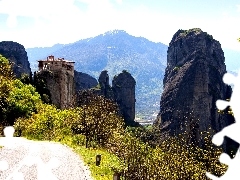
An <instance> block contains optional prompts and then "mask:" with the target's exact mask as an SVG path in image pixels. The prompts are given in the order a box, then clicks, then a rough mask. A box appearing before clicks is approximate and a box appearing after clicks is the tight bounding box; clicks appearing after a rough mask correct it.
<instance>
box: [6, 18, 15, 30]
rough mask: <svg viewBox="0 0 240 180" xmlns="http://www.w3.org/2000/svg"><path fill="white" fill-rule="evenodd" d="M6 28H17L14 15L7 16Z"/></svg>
mask: <svg viewBox="0 0 240 180" xmlns="http://www.w3.org/2000/svg"><path fill="white" fill-rule="evenodd" d="M7 26H8V27H9V28H15V27H16V26H17V18H16V16H14V15H9V16H8V18H7Z"/></svg>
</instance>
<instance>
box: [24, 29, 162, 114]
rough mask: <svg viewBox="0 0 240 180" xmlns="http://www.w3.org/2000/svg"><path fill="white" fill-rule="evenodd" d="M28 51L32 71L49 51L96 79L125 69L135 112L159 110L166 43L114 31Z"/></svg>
mask: <svg viewBox="0 0 240 180" xmlns="http://www.w3.org/2000/svg"><path fill="white" fill-rule="evenodd" d="M27 52H28V57H29V61H30V64H31V67H32V70H33V71H35V70H37V62H36V60H39V59H45V58H46V57H47V56H48V55H51V54H52V55H54V56H56V57H64V58H65V59H69V60H73V61H75V62H76V63H75V69H76V70H77V71H79V72H84V73H87V74H89V75H92V76H94V77H95V78H97V79H98V76H99V75H100V72H101V71H102V70H107V71H108V74H109V76H110V79H112V78H113V76H114V75H116V74H119V73H120V72H122V70H127V71H128V72H130V73H131V74H132V75H133V77H134V78H135V80H136V82H137V86H136V100H137V101H136V112H137V114H138V112H141V114H143V115H146V116H148V115H150V114H153V112H157V111H158V110H159V101H160V94H161V91H162V79H163V75H164V71H165V67H166V59H167V46H166V45H164V44H162V43H154V42H151V41H149V40H147V39H145V38H143V37H134V36H131V35H129V34H127V33H126V32H125V31H120V30H114V31H109V32H106V33H105V34H101V35H99V36H96V37H93V38H88V39H83V40H80V41H77V42H75V43H72V44H67V45H61V44H58V45H54V46H53V47H50V48H29V49H27Z"/></svg>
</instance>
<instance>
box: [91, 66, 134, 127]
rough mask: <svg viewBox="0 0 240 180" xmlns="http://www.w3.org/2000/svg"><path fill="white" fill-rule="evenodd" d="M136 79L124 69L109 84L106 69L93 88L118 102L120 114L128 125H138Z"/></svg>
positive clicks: (95, 91) (98, 93)
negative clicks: (136, 118) (136, 117)
mask: <svg viewBox="0 0 240 180" xmlns="http://www.w3.org/2000/svg"><path fill="white" fill-rule="evenodd" d="M135 85H136V82H135V79H134V78H133V77H132V75H131V74H130V73H128V72H127V71H123V72H122V73H120V74H119V75H117V76H114V78H113V80H112V87H111V86H110V85H109V76H108V72H107V71H106V70H104V71H102V72H101V74H100V76H99V78H98V85H97V86H96V87H95V88H93V90H94V93H95V94H97V95H101V96H104V97H105V98H107V99H111V100H112V101H114V102H116V103H117V104H118V107H119V114H121V115H122V116H123V118H124V121H125V124H126V125H127V126H138V125H139V123H137V122H135V121H134V119H135Z"/></svg>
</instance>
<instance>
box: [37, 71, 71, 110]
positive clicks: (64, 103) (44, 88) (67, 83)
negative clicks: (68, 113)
mask: <svg viewBox="0 0 240 180" xmlns="http://www.w3.org/2000/svg"><path fill="white" fill-rule="evenodd" d="M34 81H35V84H37V86H40V87H39V88H38V87H37V89H40V88H41V93H44V94H46V95H48V96H49V98H50V102H51V103H52V104H54V105H56V107H57V108H60V109H65V108H67V107H68V106H69V105H71V103H72V101H73V95H74V94H75V86H74V85H75V83H74V77H73V76H72V75H71V74H69V73H68V72H67V71H65V70H57V71H47V70H45V71H40V72H38V73H35V74H34ZM42 82H43V84H42Z"/></svg>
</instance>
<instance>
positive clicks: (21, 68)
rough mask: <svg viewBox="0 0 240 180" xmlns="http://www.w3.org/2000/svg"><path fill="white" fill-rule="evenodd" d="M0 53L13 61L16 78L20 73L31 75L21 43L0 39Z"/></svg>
mask: <svg viewBox="0 0 240 180" xmlns="http://www.w3.org/2000/svg"><path fill="white" fill-rule="evenodd" d="M0 54H2V55H3V56H4V57H6V58H7V59H8V60H9V61H10V62H12V63H13V72H14V74H15V75H16V77H17V78H19V77H21V74H28V75H31V69H30V63H29V62H28V56H27V52H26V51H25V48H24V46H23V45H21V44H19V43H17V42H12V41H2V42H0Z"/></svg>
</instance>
